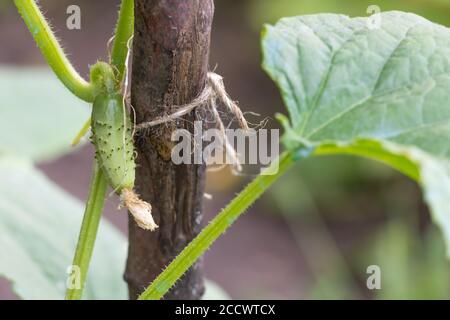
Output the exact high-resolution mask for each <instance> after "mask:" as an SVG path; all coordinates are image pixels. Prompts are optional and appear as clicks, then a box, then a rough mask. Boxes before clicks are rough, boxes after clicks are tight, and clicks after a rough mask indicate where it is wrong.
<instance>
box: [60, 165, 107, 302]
mask: <svg viewBox="0 0 450 320" xmlns="http://www.w3.org/2000/svg"><path fill="white" fill-rule="evenodd" d="M107 187H108V183H107V181H106V179H105V177H104V174H103V170H101V169H100V168H99V167H98V165H97V164H95V165H94V171H93V174H92V179H91V185H90V187H89V198H88V200H87V203H86V209H85V212H84V217H83V223H82V225H81V230H80V235H79V238H78V244H77V249H76V251H75V256H74V258H73V266H77V267H78V268H79V270H80V274H79V275H80V282H79V283H80V288H74V289H67V292H66V300H80V299H81V298H82V295H83V289H84V284H85V282H86V277H87V273H88V269H89V263H90V261H91V257H92V251H93V250H94V244H95V239H96V237H97V230H98V226H99V223H100V218H101V215H102V210H103V205H104V202H105V195H106V189H107Z"/></svg>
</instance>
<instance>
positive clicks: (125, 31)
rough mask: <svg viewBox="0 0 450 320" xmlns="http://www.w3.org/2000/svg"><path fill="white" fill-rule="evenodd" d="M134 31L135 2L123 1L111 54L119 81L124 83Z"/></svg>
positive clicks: (130, 0)
mask: <svg viewBox="0 0 450 320" xmlns="http://www.w3.org/2000/svg"><path fill="white" fill-rule="evenodd" d="M133 31H134V0H122V5H121V7H120V12H119V19H118V20H117V26H116V32H115V35H114V44H113V48H112V53H111V65H113V66H114V67H115V69H116V72H117V79H118V80H119V81H120V82H122V81H121V80H122V78H123V75H124V72H125V64H126V60H127V55H128V41H129V40H130V38H131V37H132V36H133Z"/></svg>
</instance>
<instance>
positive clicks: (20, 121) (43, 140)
mask: <svg viewBox="0 0 450 320" xmlns="http://www.w3.org/2000/svg"><path fill="white" fill-rule="evenodd" d="M0 96H1V97H2V101H1V103H0V136H1V137H3V138H2V139H1V140H0V155H1V154H13V155H17V156H22V157H25V158H30V159H33V160H36V161H41V160H49V159H53V158H56V157H58V156H60V155H62V154H63V153H65V152H67V151H69V150H70V144H71V142H72V139H73V138H74V137H75V135H76V134H77V132H78V131H79V130H80V129H81V127H82V125H83V123H84V122H85V121H86V119H88V118H89V115H90V108H89V107H88V106H87V104H86V103H84V102H83V101H81V100H79V99H77V98H75V97H74V96H73V95H72V94H71V93H70V92H69V91H68V90H67V89H66V88H65V87H64V86H63V85H62V84H61V83H60V82H59V80H58V79H57V78H56V77H55V76H54V75H53V74H52V73H51V72H50V71H49V70H47V69H44V68H11V67H5V66H0Z"/></svg>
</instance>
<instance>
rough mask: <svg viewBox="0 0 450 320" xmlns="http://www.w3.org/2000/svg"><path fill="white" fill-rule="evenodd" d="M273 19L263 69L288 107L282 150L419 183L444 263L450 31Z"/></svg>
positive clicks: (397, 20) (386, 20)
mask: <svg viewBox="0 0 450 320" xmlns="http://www.w3.org/2000/svg"><path fill="white" fill-rule="evenodd" d="M380 18H381V20H380V21H381V24H380V25H379V28H375V29H373V28H369V25H371V24H370V23H368V22H369V21H368V19H367V18H349V17H347V16H343V15H335V14H319V15H311V16H301V17H295V18H287V19H282V20H281V21H280V22H279V23H277V24H276V25H275V26H267V27H266V28H265V30H264V33H263V53H264V68H265V69H266V70H267V72H268V73H269V75H270V76H271V77H272V79H273V80H274V81H275V82H276V83H277V85H278V86H279V88H280V90H281V93H282V96H283V99H284V102H285V104H286V106H287V108H288V110H289V114H290V124H289V125H287V124H286V122H287V121H286V120H283V121H284V124H285V126H286V127H287V134H286V135H285V137H284V139H285V144H286V146H287V147H288V148H290V149H292V150H295V149H301V148H302V147H305V146H308V147H311V148H315V151H314V154H316V155H320V154H335V153H348V154H355V155H360V156H365V157H369V158H372V159H376V160H380V161H382V162H384V163H387V164H389V165H391V166H392V167H394V168H396V169H398V170H400V171H402V172H403V173H405V174H407V175H408V176H410V177H412V178H415V179H416V180H418V181H419V183H420V184H421V186H422V187H423V188H424V194H425V199H426V201H427V202H428V204H429V206H430V209H431V211H432V213H433V216H434V220H435V221H436V222H437V223H438V224H439V225H440V226H441V228H442V229H443V231H444V234H445V238H446V240H447V247H448V254H449V256H450V206H449V205H448V199H450V169H449V168H450V165H449V163H450V143H449V141H450V104H449V101H450V29H448V28H445V27H443V26H440V25H437V24H434V23H432V22H430V21H428V20H426V19H424V18H422V17H419V16H417V15H414V14H410V13H402V12H385V13H382V14H381V15H380Z"/></svg>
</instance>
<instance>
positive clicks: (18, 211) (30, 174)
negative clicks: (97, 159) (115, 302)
mask: <svg viewBox="0 0 450 320" xmlns="http://www.w3.org/2000/svg"><path fill="white" fill-rule="evenodd" d="M0 175H1V177H2V178H1V180H0V276H4V277H6V278H7V279H9V281H10V282H11V285H12V289H13V291H14V292H15V293H16V294H17V295H18V296H19V297H21V298H23V299H63V298H64V294H65V290H66V282H67V278H68V274H67V273H66V272H67V269H68V267H69V266H70V265H71V264H72V258H73V253H74V252H75V246H76V241H77V238H78V232H79V229H80V225H81V220H82V218H83V204H82V203H80V201H78V200H77V199H74V198H73V197H72V196H70V195H68V194H67V193H66V192H64V191H63V190H61V189H60V188H59V187H58V186H56V185H55V184H53V183H52V182H51V181H50V180H48V178H46V177H45V176H44V175H43V174H42V173H40V172H39V171H38V170H37V169H35V168H34V166H33V165H32V164H31V163H30V162H29V161H27V160H22V159H19V158H16V157H0ZM126 246H127V244H126V240H125V237H124V236H123V235H122V234H120V232H119V231H118V230H117V229H116V228H114V227H113V226H112V225H111V224H110V223H108V222H107V221H105V220H103V221H102V222H101V224H100V228H99V233H98V238H97V240H96V244H95V249H94V255H93V260H92V264H91V268H90V270H89V275H88V279H87V284H86V290H85V295H84V297H85V298H87V299H126V298H127V288H126V285H125V282H124V281H123V279H122V273H123V269H124V266H125V257H126Z"/></svg>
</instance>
